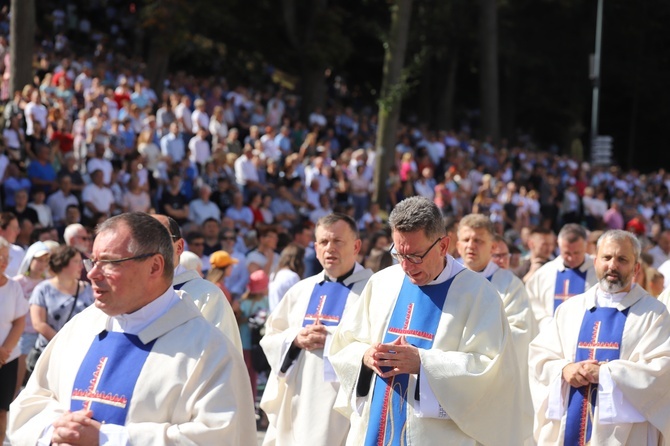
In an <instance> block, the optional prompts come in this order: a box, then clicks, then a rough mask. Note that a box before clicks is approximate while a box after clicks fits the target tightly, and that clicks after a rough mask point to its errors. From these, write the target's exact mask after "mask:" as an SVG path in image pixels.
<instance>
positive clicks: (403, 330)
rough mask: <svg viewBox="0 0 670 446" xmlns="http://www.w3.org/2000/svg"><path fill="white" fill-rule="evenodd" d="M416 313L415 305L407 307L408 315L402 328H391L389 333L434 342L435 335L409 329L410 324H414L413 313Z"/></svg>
mask: <svg viewBox="0 0 670 446" xmlns="http://www.w3.org/2000/svg"><path fill="white" fill-rule="evenodd" d="M413 312H414V304H409V305H408V306H407V314H406V315H405V323H404V324H403V327H402V328H393V327H391V328H389V333H393V334H397V335H400V336H403V335H404V336H412V337H415V338H420V339H425V340H427V341H432V340H433V335H432V334H431V333H427V332H425V331H420V330H411V329H410V328H409V325H410V323H411V322H412V313H413Z"/></svg>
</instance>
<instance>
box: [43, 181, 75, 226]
mask: <svg viewBox="0 0 670 446" xmlns="http://www.w3.org/2000/svg"><path fill="white" fill-rule="evenodd" d="M58 184H59V188H58V190H57V191H56V192H54V193H53V194H51V195H49V198H47V201H46V204H47V206H49V209H50V210H51V216H52V219H53V223H54V226H57V227H60V226H62V225H63V223H64V222H65V211H66V210H67V208H68V206H77V207H79V200H78V199H77V197H76V196H75V195H74V194H73V193H72V178H71V177H70V176H69V175H63V176H61V177H60V178H59V180H58Z"/></svg>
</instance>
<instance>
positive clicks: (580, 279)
mask: <svg viewBox="0 0 670 446" xmlns="http://www.w3.org/2000/svg"><path fill="white" fill-rule="evenodd" d="M585 288H586V271H584V272H581V271H580V270H579V268H575V269H572V268H568V267H566V268H565V270H563V271H556V285H555V287H554V312H556V308H558V306H559V305H560V304H562V303H563V302H564V301H566V300H568V299H570V298H571V297H572V296H576V295H577V294H582V293H583V292H584V291H586V290H585Z"/></svg>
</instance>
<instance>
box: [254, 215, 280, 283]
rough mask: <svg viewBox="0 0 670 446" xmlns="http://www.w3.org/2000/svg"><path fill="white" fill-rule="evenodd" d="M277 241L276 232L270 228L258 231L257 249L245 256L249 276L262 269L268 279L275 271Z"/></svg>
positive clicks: (276, 264) (277, 259)
mask: <svg viewBox="0 0 670 446" xmlns="http://www.w3.org/2000/svg"><path fill="white" fill-rule="evenodd" d="M278 240H279V236H278V233H277V230H276V229H275V228H274V227H272V226H268V227H266V228H262V229H260V230H259V231H258V247H257V248H256V249H254V250H252V251H251V252H249V254H247V268H248V269H249V274H252V273H253V272H254V271H257V270H259V269H262V270H263V271H265V274H267V275H268V277H269V276H270V275H272V273H274V272H276V271H277V268H278V265H279V258H278V255H277V253H276V252H275V250H276V249H277V241H278Z"/></svg>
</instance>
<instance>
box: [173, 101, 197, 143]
mask: <svg viewBox="0 0 670 446" xmlns="http://www.w3.org/2000/svg"><path fill="white" fill-rule="evenodd" d="M174 115H175V117H176V118H177V121H178V122H179V124H180V126H179V130H180V131H181V132H182V133H185V134H186V135H188V136H190V135H191V134H192V133H193V121H192V119H191V98H189V97H188V95H183V96H182V97H181V100H180V101H179V105H177V106H176V107H175V109H174Z"/></svg>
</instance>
